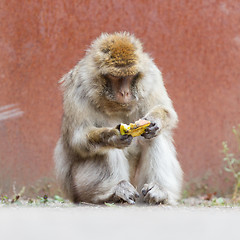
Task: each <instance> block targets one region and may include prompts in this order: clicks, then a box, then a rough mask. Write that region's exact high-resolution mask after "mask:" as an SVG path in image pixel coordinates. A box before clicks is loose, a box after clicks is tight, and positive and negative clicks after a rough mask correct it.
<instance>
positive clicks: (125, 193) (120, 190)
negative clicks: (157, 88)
mask: <svg viewBox="0 0 240 240" xmlns="http://www.w3.org/2000/svg"><path fill="white" fill-rule="evenodd" d="M138 197H139V194H138V192H137V190H136V189H135V188H134V187H133V185H132V184H131V183H129V182H127V181H125V180H123V181H121V182H119V183H118V185H117V186H116V189H115V193H114V195H113V201H114V202H121V201H124V202H127V203H129V204H134V203H135V200H136V198H138Z"/></svg>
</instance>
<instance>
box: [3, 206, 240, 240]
mask: <svg viewBox="0 0 240 240" xmlns="http://www.w3.org/2000/svg"><path fill="white" fill-rule="evenodd" d="M0 239H7V240H9V239H10V240H12V239H14V240H28V239H31V240H47V239H54V240H55V239H56V240H61V239H64V240H66V239H67V240H71V239H86V240H88V239H99V240H100V239H114V240H118V239H144V240H146V239H161V240H165V239H174V240H177V239H191V240H198V239H201V240H203V239H207V240H208V239H217V240H219V239H231V240H235V239H236V240H239V239H240V208H239V207H234V208H230V207H211V208H208V207H184V206H183V207H182V206H181V207H170V206H149V207H147V206H112V207H111V206H110V207H108V206H71V207H18V206H10V207H1V208H0Z"/></svg>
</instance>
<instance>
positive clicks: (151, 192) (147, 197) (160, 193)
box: [142, 182, 168, 204]
mask: <svg viewBox="0 0 240 240" xmlns="http://www.w3.org/2000/svg"><path fill="white" fill-rule="evenodd" d="M142 194H143V196H144V198H143V200H144V202H146V203H149V204H160V203H164V202H165V201H167V199H168V194H167V192H166V191H164V189H162V188H161V187H160V186H159V185H157V184H155V183H153V182H152V183H149V184H144V186H143V188H142Z"/></svg>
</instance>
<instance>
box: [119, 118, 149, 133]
mask: <svg viewBox="0 0 240 240" xmlns="http://www.w3.org/2000/svg"><path fill="white" fill-rule="evenodd" d="M150 123H151V122H150V121H147V120H144V119H139V120H138V121H136V122H135V123H130V124H129V125H127V124H124V123H121V124H120V129H119V130H120V134H121V135H126V134H127V135H132V136H133V137H137V136H140V135H142V134H143V133H144V132H145V130H146V128H147V127H148V126H149V125H150Z"/></svg>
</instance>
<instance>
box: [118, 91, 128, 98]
mask: <svg viewBox="0 0 240 240" xmlns="http://www.w3.org/2000/svg"><path fill="white" fill-rule="evenodd" d="M119 93H120V94H121V96H122V97H128V95H129V92H128V91H119Z"/></svg>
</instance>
